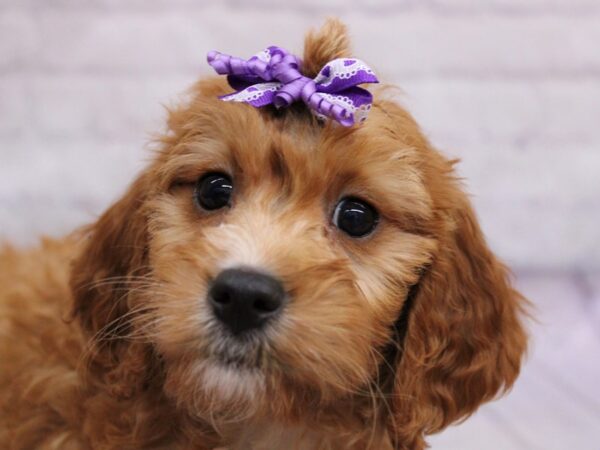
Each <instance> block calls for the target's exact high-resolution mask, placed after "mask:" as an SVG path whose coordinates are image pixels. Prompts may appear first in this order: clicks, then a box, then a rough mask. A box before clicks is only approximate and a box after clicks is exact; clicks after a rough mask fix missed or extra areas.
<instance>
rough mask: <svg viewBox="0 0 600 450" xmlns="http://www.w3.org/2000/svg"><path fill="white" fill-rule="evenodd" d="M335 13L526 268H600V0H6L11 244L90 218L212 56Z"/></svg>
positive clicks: (5, 125)
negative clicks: (457, 165) (454, 165)
mask: <svg viewBox="0 0 600 450" xmlns="http://www.w3.org/2000/svg"><path fill="white" fill-rule="evenodd" d="M329 14H337V15H339V16H341V17H342V18H343V19H344V20H346V22H347V23H348V24H349V25H350V28H351V33H352V35H353V37H354V44H355V49H356V54H357V56H359V57H361V58H363V59H366V60H368V61H369V62H370V63H371V64H372V65H373V66H374V67H376V68H377V69H378V72H379V73H380V74H381V75H382V76H383V78H384V79H385V80H387V81H389V82H392V83H396V84H398V85H400V86H401V87H402V88H403V91H404V94H403V95H402V96H401V97H400V101H401V102H402V103H403V104H405V105H407V107H408V108H409V109H410V110H411V111H412V112H413V113H414V114H415V116H416V117H417V119H418V120H419V122H420V123H421V124H422V126H423V128H424V129H425V130H426V132H427V133H428V135H429V136H430V137H431V139H432V141H433V142H434V143H435V144H436V145H437V147H438V148H440V149H441V150H443V151H444V152H446V153H447V154H449V155H452V156H460V157H461V158H463V161H464V162H463V163H462V165H461V172H462V174H463V175H464V176H465V178H466V179H467V183H468V186H469V190H470V191H471V192H472V193H473V194H474V200H475V203H476V205H477V208H478V210H479V213H480V216H481V219H482V222H483V226H484V229H485V230H486V232H487V234H488V235H489V238H490V240H491V242H492V245H493V246H494V248H495V249H496V250H497V251H498V253H500V254H501V255H502V256H503V257H504V258H505V259H506V260H507V261H508V262H509V263H511V264H512V265H513V266H514V267H515V268H517V269H534V270H545V269H551V270H588V269H589V270H590V271H591V270H597V269H600V176H599V175H598V174H599V173H600V48H599V45H598V43H599V42H600V1H598V0H527V1H524V0H486V1H480V0H345V1H342V0H333V1H330V2H323V1H321V0H296V1H294V2H291V1H283V0H256V1H254V2H248V1H242V0H227V1H221V2H211V3H209V2H202V1H198V0H86V1H84V0H78V1H76V0H0V239H1V238H8V239H11V240H17V241H19V242H32V241H33V239H34V237H35V236H36V235H37V234H39V233H50V234H57V235H58V234H61V233H64V232H65V231H67V230H69V229H71V228H72V227H73V226H75V225H77V224H80V223H83V222H85V221H88V220H90V219H91V218H92V217H94V215H95V214H98V213H99V212H100V211H101V210H102V209H103V208H104V207H106V206H107V205H108V204H109V203H110V201H111V200H112V199H114V198H115V197H116V196H118V194H119V193H120V192H121V191H122V190H123V188H124V186H125V185H126V184H127V182H128V181H129V180H131V178H132V175H133V173H134V172H135V171H136V170H138V169H139V168H140V167H141V166H142V164H143V161H144V158H145V157H146V155H147V154H146V153H145V152H144V145H145V142H147V140H148V138H149V135H150V134H151V133H152V132H154V131H156V130H158V129H160V127H161V123H162V122H161V120H162V118H163V116H164V112H163V109H162V107H161V103H168V102H169V101H173V100H175V99H176V98H177V94H178V93H180V92H182V91H184V90H185V88H186V87H187V86H189V85H190V84H191V83H192V82H193V81H194V80H195V79H196V78H197V77H198V76H199V75H201V74H208V73H210V71H209V69H208V67H207V66H206V64H205V62H204V61H205V60H204V55H205V54H206V52H207V51H208V50H210V49H219V50H222V51H225V52H230V53H235V54H238V55H240V56H249V55H250V54H252V53H254V52H255V51H257V50H259V49H261V48H263V47H264V46H266V45H268V44H270V43H277V44H279V45H282V46H286V47H289V48H290V49H299V48H300V46H301V43H302V37H303V34H304V32H305V30H306V29H307V28H308V27H310V26H315V25H318V24H319V23H320V22H321V21H322V19H323V17H325V16H326V15H329Z"/></svg>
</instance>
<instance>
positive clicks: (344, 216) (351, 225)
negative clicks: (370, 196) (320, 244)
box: [333, 197, 379, 237]
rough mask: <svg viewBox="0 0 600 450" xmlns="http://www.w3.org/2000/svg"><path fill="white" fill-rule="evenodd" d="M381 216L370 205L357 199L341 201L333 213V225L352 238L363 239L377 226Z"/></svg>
mask: <svg viewBox="0 0 600 450" xmlns="http://www.w3.org/2000/svg"><path fill="white" fill-rule="evenodd" d="M378 221H379V215H378V214H377V211H376V210H375V209H374V208H373V207H372V206H371V205H369V204H368V203H366V202H364V201H362V200H359V199H357V198H352V197H347V198H343V199H342V200H340V202H339V203H338V204H337V206H336V207H335V211H334V213H333V224H334V225H335V226H336V227H338V228H339V229H340V230H342V231H343V232H345V233H346V234H348V235H350V236H352V237H362V236H366V235H367V234H369V233H371V232H372V231H373V230H374V229H375V227H376V226H377V222H378Z"/></svg>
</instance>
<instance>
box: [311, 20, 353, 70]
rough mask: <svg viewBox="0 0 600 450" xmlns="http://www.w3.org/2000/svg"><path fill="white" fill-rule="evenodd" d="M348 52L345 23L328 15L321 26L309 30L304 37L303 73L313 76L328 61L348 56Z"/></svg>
mask: <svg viewBox="0 0 600 450" xmlns="http://www.w3.org/2000/svg"><path fill="white" fill-rule="evenodd" d="M350 52H351V49H350V38H349V37H348V29H347V28H346V25H344V23H343V22H342V21H341V20H339V19H337V18H333V17H330V18H328V19H327V20H326V21H325V23H324V24H323V26H322V27H321V28H319V29H318V30H315V29H313V30H311V31H309V32H308V34H307V35H306V38H305V39H304V58H303V61H302V62H303V65H302V67H303V72H304V75H305V76H307V77H311V78H313V77H315V76H316V75H317V74H318V73H319V71H320V70H321V68H322V67H323V66H324V65H325V64H327V63H328V62H329V61H331V60H332V59H336V58H347V57H350V56H351V55H350Z"/></svg>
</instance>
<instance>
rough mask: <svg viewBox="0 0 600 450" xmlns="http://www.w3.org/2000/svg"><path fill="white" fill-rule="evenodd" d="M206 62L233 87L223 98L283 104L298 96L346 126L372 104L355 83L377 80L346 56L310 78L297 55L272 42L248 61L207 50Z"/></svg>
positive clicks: (318, 112)
mask: <svg viewBox="0 0 600 450" xmlns="http://www.w3.org/2000/svg"><path fill="white" fill-rule="evenodd" d="M207 60H208V63H209V64H210V65H211V66H212V67H213V69H215V71H216V72H217V73H218V74H219V75H227V81H228V82H229V84H230V85H231V87H232V88H234V89H235V90H236V92H233V93H231V94H228V95H224V96H222V97H220V98H221V99H222V100H224V101H233V102H245V103H249V104H250V105H252V106H254V107H257V108H258V107H261V106H265V105H271V104H272V105H274V106H275V107H276V108H283V107H287V106H290V105H291V104H292V103H294V102H296V101H298V100H302V101H304V103H306V104H307V105H308V107H309V108H310V110H311V111H312V112H313V113H314V114H315V115H316V116H317V117H319V118H320V119H325V118H327V117H328V118H331V119H334V120H336V121H337V122H339V123H340V124H342V125H343V126H346V127H349V126H352V125H354V123H355V121H357V122H363V121H364V120H366V118H367V114H368V113H369V109H371V104H372V103H373V96H372V95H371V93H370V92H369V91H367V90H366V89H363V88H360V87H358V85H360V84H363V83H378V80H377V77H376V76H375V74H374V73H373V70H371V68H370V67H369V66H367V65H366V64H365V63H364V62H362V61H360V60H358V59H349V58H339V59H334V60H332V61H330V62H328V63H327V64H325V66H323V68H322V69H321V71H320V72H319V73H318V75H317V76H316V77H315V78H314V79H310V78H308V77H305V76H304V75H302V73H301V72H300V70H301V62H300V59H299V58H298V57H297V56H295V55H292V54H290V53H289V52H287V51H286V50H284V49H282V48H280V47H275V46H271V47H269V48H267V49H266V50H263V51H262V52H260V53H258V54H257V55H255V56H253V57H252V58H250V59H248V60H243V59H240V58H236V57H233V56H230V55H225V54H223V53H219V52H216V51H211V52H209V53H208V55H207Z"/></svg>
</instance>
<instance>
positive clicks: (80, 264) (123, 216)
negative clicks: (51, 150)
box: [70, 176, 148, 347]
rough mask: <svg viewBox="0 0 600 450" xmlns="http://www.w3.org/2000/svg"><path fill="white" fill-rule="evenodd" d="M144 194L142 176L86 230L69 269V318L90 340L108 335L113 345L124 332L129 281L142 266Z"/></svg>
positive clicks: (141, 270) (130, 286)
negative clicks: (71, 308)
mask: <svg viewBox="0 0 600 450" xmlns="http://www.w3.org/2000/svg"><path fill="white" fill-rule="evenodd" d="M146 195H147V194H146V182H145V179H144V176H142V177H140V178H139V179H138V180H137V181H136V182H135V183H134V184H133V185H132V186H131V187H130V189H129V191H128V192H127V193H126V195H125V196H124V197H123V198H121V199H120V200H119V201H118V202H117V203H115V204H114V205H113V206H111V207H110V208H109V209H108V210H107V211H106V212H105V213H104V214H103V215H102V216H101V217H100V219H98V221H97V222H96V223H95V224H94V225H93V226H92V227H91V228H90V230H89V234H88V236H87V242H86V243H85V244H84V246H83V249H82V252H81V253H80V255H79V258H78V259H77V260H76V261H75V262H74V264H73V267H72V270H71V280H70V283H71V291H72V295H73V302H74V303H73V315H74V317H76V318H78V319H79V321H80V322H81V325H82V327H83V329H84V330H85V331H87V332H88V333H89V334H90V336H94V337H96V338H97V339H102V338H103V337H105V336H110V338H111V341H112V343H113V344H116V343H117V341H116V340H115V339H114V338H115V337H118V336H119V335H123V334H126V333H127V331H128V330H127V327H126V324H124V323H122V322H121V321H119V318H121V317H124V315H125V314H126V313H127V311H128V310H129V301H130V295H129V293H130V291H131V289H132V287H133V286H132V285H131V283H132V281H133V280H134V278H133V276H141V275H143V270H144V269H145V268H146V267H147V264H146V258H147V254H146V248H147V239H148V237H147V228H146V218H145V213H144V198H145V196H146ZM112 346H113V345H112V344H111V345H109V346H108V347H112Z"/></svg>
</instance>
